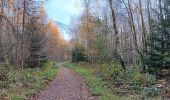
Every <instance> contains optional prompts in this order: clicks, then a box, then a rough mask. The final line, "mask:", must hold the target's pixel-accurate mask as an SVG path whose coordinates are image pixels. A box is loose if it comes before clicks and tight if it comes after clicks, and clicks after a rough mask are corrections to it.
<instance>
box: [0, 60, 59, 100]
mask: <svg viewBox="0 0 170 100" xmlns="http://www.w3.org/2000/svg"><path fill="white" fill-rule="evenodd" d="M57 71H58V67H57V66H56V64H54V63H52V62H48V63H46V64H45V65H44V67H43V68H34V69H31V68H30V69H24V70H22V71H19V70H14V69H13V70H12V69H11V70H9V71H8V72H7V73H5V75H6V76H7V80H5V81H0V100H1V99H2V100H25V99H27V98H28V97H32V96H35V95H36V94H37V93H38V92H39V91H40V90H42V89H43V88H44V87H45V86H46V85H47V84H48V83H49V81H51V80H52V79H53V78H54V77H55V76H56V75H57Z"/></svg>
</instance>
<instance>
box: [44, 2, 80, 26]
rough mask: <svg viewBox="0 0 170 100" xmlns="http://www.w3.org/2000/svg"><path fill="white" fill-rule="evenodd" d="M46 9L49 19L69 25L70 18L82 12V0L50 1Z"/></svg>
mask: <svg viewBox="0 0 170 100" xmlns="http://www.w3.org/2000/svg"><path fill="white" fill-rule="evenodd" d="M45 8H46V10H47V14H48V17H49V18H52V19H54V20H55V21H58V22H61V23H63V24H66V25H69V23H70V17H72V16H76V15H78V13H79V12H80V0H49V2H48V3H46V7H45Z"/></svg>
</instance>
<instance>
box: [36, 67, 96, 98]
mask: <svg viewBox="0 0 170 100" xmlns="http://www.w3.org/2000/svg"><path fill="white" fill-rule="evenodd" d="M36 100H94V97H93V96H92V95H91V94H90V92H89V91H88V89H87V86H86V83H85V80H84V79H83V78H82V77H81V76H80V75H79V74H78V73H75V72H74V71H72V70H71V69H69V68H66V67H63V66H61V65H60V70H59V73H58V75H57V77H56V78H55V79H54V80H53V81H52V82H51V83H49V86H48V87H47V88H46V89H45V90H44V91H42V92H40V94H39V95H38V96H37V99H36Z"/></svg>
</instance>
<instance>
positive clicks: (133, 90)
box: [70, 0, 170, 100]
mask: <svg viewBox="0 0 170 100" xmlns="http://www.w3.org/2000/svg"><path fill="white" fill-rule="evenodd" d="M82 5H84V6H83V8H84V9H83V12H82V13H81V15H80V18H79V19H78V20H76V21H75V22H74V23H73V24H72V26H73V29H74V30H75V31H74V35H73V38H72V40H71V42H70V43H71V44H72V62H73V63H76V64H79V65H78V66H80V67H81V68H87V69H89V70H92V71H93V74H94V75H95V76H97V77H99V78H101V79H102V80H103V81H104V82H105V85H104V87H108V88H109V89H111V91H112V93H113V94H117V95H123V96H125V95H126V96H129V95H134V96H135V97H136V98H137V99H146V100H148V99H149V98H155V99H156V100H157V99H158V100H159V99H160V98H161V97H165V98H166V97H169V96H170V92H169V91H170V85H169V84H170V83H169V79H170V78H169V75H170V30H169V28H170V0H157V2H155V0H101V1H97V0H95V1H92V0H83V2H82ZM82 62H83V63H82Z"/></svg>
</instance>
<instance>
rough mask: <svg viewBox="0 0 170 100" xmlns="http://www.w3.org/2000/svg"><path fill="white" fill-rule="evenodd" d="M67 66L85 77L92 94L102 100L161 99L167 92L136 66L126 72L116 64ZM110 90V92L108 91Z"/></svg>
mask: <svg viewBox="0 0 170 100" xmlns="http://www.w3.org/2000/svg"><path fill="white" fill-rule="evenodd" d="M65 66H67V67H69V68H72V69H74V70H75V71H77V72H79V73H80V74H81V75H82V76H83V77H85V78H86V80H87V83H88V85H89V87H90V89H91V91H92V93H97V94H101V96H100V98H101V100H111V99H112V98H110V97H113V98H115V97H119V98H123V96H125V97H126V100H127V97H128V99H130V100H134V99H135V100H139V99H144V100H148V99H151V98H154V97H155V96H158V97H159V98H161V96H160V95H161V94H162V93H164V92H165V89H164V88H162V87H158V86H157V85H156V84H157V79H156V77H155V76H154V75H151V74H149V73H141V72H140V71H139V70H138V68H137V67H134V66H128V67H127V68H126V70H123V69H122V68H121V67H120V66H118V65H115V64H114V63H112V64H100V65H99V64H90V63H83V62H82V63H79V64H68V63H66V64H65ZM108 89H109V90H110V91H107V90H108ZM113 94H114V95H113ZM115 95H116V96H115ZM103 98H104V99H103ZM105 98H107V99H105ZM114 100H120V99H114ZM124 100H125V99H124ZM159 100H161V99H159Z"/></svg>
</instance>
